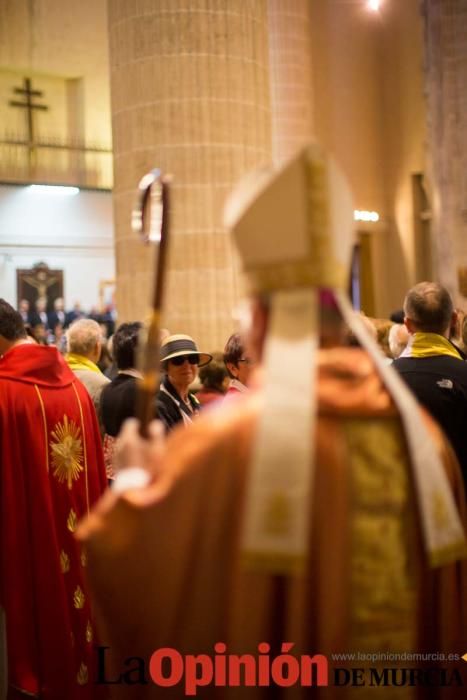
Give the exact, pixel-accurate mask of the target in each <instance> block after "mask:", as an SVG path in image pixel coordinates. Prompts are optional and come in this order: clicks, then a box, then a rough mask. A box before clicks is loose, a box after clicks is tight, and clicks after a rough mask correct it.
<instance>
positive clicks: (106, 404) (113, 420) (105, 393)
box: [101, 323, 141, 437]
mask: <svg viewBox="0 0 467 700" xmlns="http://www.w3.org/2000/svg"><path fill="white" fill-rule="evenodd" d="M140 328H141V323H122V325H121V326H120V327H119V328H118V329H117V331H116V333H115V335H114V337H113V345H112V351H113V356H114V358H115V362H116V364H117V368H118V374H117V376H116V377H115V379H113V380H112V381H111V382H110V384H107V386H105V387H104V389H103V390H102V394H101V415H102V422H103V424H104V428H105V432H106V433H107V435H110V436H111V437H116V436H117V435H118V433H119V432H120V428H121V426H122V423H123V421H124V420H126V418H131V417H133V416H134V415H135V407H136V392H137V382H138V378H140V377H141V374H140V373H139V372H138V371H137V370H136V369H135V364H136V357H135V352H136V345H137V343H138V334H139V331H140Z"/></svg>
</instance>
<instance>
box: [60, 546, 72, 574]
mask: <svg viewBox="0 0 467 700" xmlns="http://www.w3.org/2000/svg"><path fill="white" fill-rule="evenodd" d="M60 568H61V570H62V574H67V573H68V572H69V570H70V557H69V556H68V554H67V553H66V552H65V551H64V550H63V549H62V551H61V552H60Z"/></svg>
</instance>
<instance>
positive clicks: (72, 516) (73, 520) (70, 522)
mask: <svg viewBox="0 0 467 700" xmlns="http://www.w3.org/2000/svg"><path fill="white" fill-rule="evenodd" d="M77 524H78V516H77V515H76V513H75V511H74V510H73V508H72V509H71V510H70V512H69V513H68V518H67V521H66V526H67V528H68V529H69V531H70V532H74V531H75V530H76V526H77Z"/></svg>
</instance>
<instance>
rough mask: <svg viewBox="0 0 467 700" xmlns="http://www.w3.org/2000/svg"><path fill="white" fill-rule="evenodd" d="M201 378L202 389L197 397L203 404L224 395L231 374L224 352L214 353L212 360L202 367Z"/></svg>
mask: <svg viewBox="0 0 467 700" xmlns="http://www.w3.org/2000/svg"><path fill="white" fill-rule="evenodd" d="M199 380H200V382H201V389H200V390H199V391H198V392H197V393H196V398H197V399H198V401H199V402H200V404H201V405H202V406H205V405H206V404H208V403H212V402H213V401H218V400H219V399H221V398H222V397H223V396H224V394H225V393H226V391H227V387H228V385H229V375H228V372H227V368H226V366H225V364H224V357H223V355H222V353H220V352H218V353H213V354H212V360H211V362H210V363H209V364H208V365H205V366H204V367H201V368H200V370H199Z"/></svg>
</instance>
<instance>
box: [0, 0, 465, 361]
mask: <svg viewBox="0 0 467 700" xmlns="http://www.w3.org/2000/svg"><path fill="white" fill-rule="evenodd" d="M464 21H465V7H464V6H463V3H462V2H455V0H451V1H449V2H448V1H446V2H442V3H437V2H430V1H428V0H426V1H425V2H422V3H420V2H419V1H418V0H404V2H401V1H400V0H384V2H383V1H382V2H367V1H366V0H361V1H360V0H354V1H353V2H344V1H343V0H269V1H266V0H258V1H257V2H256V1H253V0H251V1H250V0H249V1H248V2H243V1H240V0H239V1H238V2H237V1H235V0H229V1H227V0H226V2H210V1H209V0H196V1H195V0H191V1H190V2H187V1H186V0H170V1H166V2H163V1H162V0H160V1H159V2H158V1H156V0H152V1H149V0H148V1H146V2H144V1H143V0H140V1H137V0H128V1H127V2H116V1H115V2H113V1H111V2H109V3H107V2H106V1H105V0H93V1H92V2H91V0H83V1H82V2H80V3H63V2H59V1H58V0H15V2H10V1H9V0H2V2H0V94H1V96H2V99H1V101H0V125H1V126H0V129H1V133H0V293H1V295H2V296H3V297H4V298H5V299H7V300H8V301H9V302H11V303H12V304H13V305H15V306H17V304H18V303H19V300H20V296H21V291H20V286H21V285H22V282H21V280H22V278H21V275H24V274H25V272H24V271H28V270H29V271H30V270H32V269H33V268H34V265H37V264H38V263H45V264H46V265H47V266H48V268H49V269H50V270H51V271H61V272H62V278H63V282H62V287H61V289H60V294H59V293H58V292H57V290H56V289H55V288H53V290H52V291H53V293H52V295H51V296H55V297H56V296H62V297H63V298H64V300H65V307H66V308H70V309H71V308H72V307H73V306H74V304H75V303H76V302H78V303H80V304H81V306H82V308H84V309H86V310H87V311H89V310H90V309H96V308H100V307H102V306H103V305H105V304H107V303H108V302H112V303H114V305H115V309H116V311H117V312H118V318H119V319H120V320H122V321H125V320H136V319H142V318H144V317H145V315H146V314H147V312H148V305H149V294H150V291H149V290H150V286H151V276H152V267H153V259H152V254H151V250H149V249H147V248H144V247H143V246H142V245H141V243H140V241H139V240H137V237H136V236H135V234H134V233H132V231H131V226H130V217H131V209H132V206H133V204H134V200H135V196H136V188H137V184H138V182H139V179H140V178H141V177H142V175H143V174H144V173H145V172H146V171H148V170H150V169H151V168H154V167H158V168H161V169H162V171H163V172H165V173H168V174H170V175H171V176H172V179H173V181H172V185H171V192H172V194H171V212H172V213H171V234H172V244H171V250H170V259H169V274H168V281H167V284H168V291H167V303H166V308H165V316H166V317H165V318H164V325H165V326H167V327H168V328H170V330H171V331H173V332H186V333H189V334H191V335H192V336H193V337H195V338H197V339H198V340H199V342H200V343H202V344H203V345H204V346H206V347H209V348H212V349H220V348H222V346H223V343H224V341H225V339H226V338H227V337H228V336H229V334H230V333H231V332H232V330H233V329H234V327H235V320H234V317H235V309H236V307H237V305H238V303H239V300H240V299H241V297H242V280H241V278H240V275H239V273H238V266H237V264H236V259H235V253H234V252H233V250H232V249H231V246H230V243H229V241H228V237H227V235H226V232H225V227H224V225H223V218H222V217H223V206H224V202H225V199H226V196H227V194H228V193H229V191H230V190H231V188H232V187H233V186H234V185H235V184H236V182H237V181H238V180H239V179H240V177H241V176H242V175H244V174H245V173H246V172H248V171H249V170H251V169H252V168H254V167H256V166H261V165H264V164H268V163H271V162H273V163H280V162H281V161H282V160H283V159H286V158H287V157H289V156H290V155H291V154H293V153H294V152H295V151H296V150H297V148H299V147H300V146H301V145H303V144H304V143H307V142H309V141H317V142H318V143H320V144H322V145H323V146H324V147H326V148H327V149H329V151H330V152H331V153H332V154H333V155H334V157H335V158H336V160H337V162H339V163H340V165H341V167H342V168H343V170H344V172H345V175H346V177H347V178H348V179H349V182H350V184H351V189H352V193H353V198H354V206H355V211H356V222H355V224H356V241H355V242H356V256H357V258H358V260H357V262H356V265H355V269H354V271H353V277H354V279H353V280H352V283H353V288H354V291H355V303H356V305H357V306H360V308H361V309H362V310H363V311H364V312H365V313H366V314H367V315H369V316H371V317H375V318H383V319H386V318H388V317H389V315H390V313H391V312H392V311H394V310H396V309H400V308H401V306H402V300H403V297H404V294H405V292H406V290H407V289H408V288H409V287H410V286H412V285H413V284H415V283H416V282H418V281H422V280H424V279H436V280H439V281H440V282H442V283H443V284H444V285H445V286H447V288H448V289H449V290H450V292H451V294H453V295H454V297H455V299H456V304H457V305H458V306H460V307H462V304H463V302H464V301H465V296H464V293H467V292H466V284H467V282H466V274H467V273H466V270H467V235H466V230H465V228H466V215H465V211H466V204H465V196H466V195H465V193H466V180H465V173H466V172H467V167H466V159H467V143H466V140H465V134H466V133H467V129H466V128H465V126H466V125H465V119H466V113H467V110H466V109H465V100H466V99H467V98H466V94H467V93H466V79H467V78H466V75H465V52H466V50H467V49H466V48H465V46H466V44H467V42H465V34H463V32H464V31H465V24H464V23H463V22H464ZM37 185H41V186H44V185H48V186H50V187H49V189H46V188H44V187H42V189H41V188H37ZM56 185H61V186H62V187H63V189H61V190H60V189H59V188H58V187H55V188H53V187H51V186H56ZM32 186H35V187H32ZM65 186H66V187H67V188H68V189H65ZM71 188H77V189H71ZM21 271H23V272H21ZM50 274H51V275H52V274H53V272H51V273H50ZM24 293H28V294H30V295H31V299H32V300H34V296H35V295H36V296H37V287H36V288H34V287H31V286H29V287H28V285H27V284H26V287H25V292H24ZM49 303H50V302H49Z"/></svg>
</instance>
